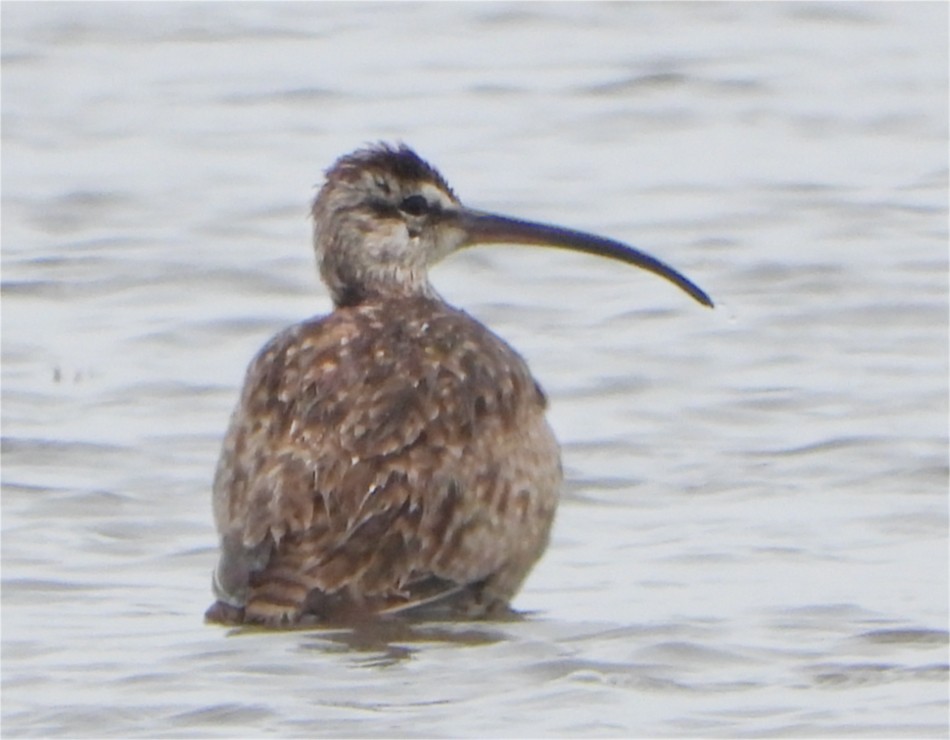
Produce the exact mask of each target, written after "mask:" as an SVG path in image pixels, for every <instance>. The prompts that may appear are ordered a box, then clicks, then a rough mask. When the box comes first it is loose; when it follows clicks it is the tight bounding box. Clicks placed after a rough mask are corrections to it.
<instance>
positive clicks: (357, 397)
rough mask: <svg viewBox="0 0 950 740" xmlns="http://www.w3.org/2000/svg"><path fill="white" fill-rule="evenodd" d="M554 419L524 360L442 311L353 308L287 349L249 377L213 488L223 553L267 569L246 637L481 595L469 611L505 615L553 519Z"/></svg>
mask: <svg viewBox="0 0 950 740" xmlns="http://www.w3.org/2000/svg"><path fill="white" fill-rule="evenodd" d="M544 407H545V399H544V395H543V394H542V392H541V390H540V388H539V387H538V386H537V384H536V383H535V381H534V380H533V379H532V377H531V375H530V373H529V371H528V368H527V366H526V365H525V363H524V361H523V360H522V359H521V358H520V357H519V356H518V354H517V353H516V352H515V351H514V350H512V349H511V348H510V347H509V346H508V345H507V344H505V343H504V342H503V341H502V340H501V339H499V338H498V337H497V336H495V335H494V334H492V333H491V332H490V331H488V330H487V329H486V328H485V327H483V326H482V325H481V324H479V323H478V322H476V321H474V320H473V319H472V318H471V317H469V316H468V315H466V314H464V313H462V312H460V311H457V310H454V309H452V308H450V307H448V306H447V305H445V304H444V303H442V302H441V301H438V300H436V299H431V298H427V297H411V298H406V299H395V300H390V301H385V302H379V303H373V304H368V305H361V306H357V307H352V308H342V309H338V310H337V311H335V312H334V313H333V314H331V315H330V316H328V317H326V318H323V319H318V320H314V321H309V322H306V323H303V324H299V325H297V326H295V327H292V328H291V329H289V330H287V331H285V332H283V333H282V334H280V335H278V336H277V337H276V338H275V339H274V340H272V341H271V342H270V343H269V344H268V345H267V346H266V347H265V348H264V349H263V350H262V351H261V353H260V354H259V355H258V356H257V358H256V359H255V360H254V362H253V363H252V364H251V367H250V369H249V371H248V376H247V380H246V383H245V389H244V392H243V394H242V397H241V401H240V405H239V406H238V409H237V410H236V412H235V414H234V417H233V420H232V425H231V428H230V430H229V432H228V435H227V438H226V441H225V446H224V452H223V454H222V457H221V461H220V464H219V466H218V472H217V476H216V480H215V513H216V519H217V524H218V528H219V531H220V532H222V533H223V537H224V538H225V540H228V541H230V543H231V545H232V548H233V549H234V550H235V551H237V552H240V551H241V550H243V551H244V552H245V553H260V552H261V551H262V549H263V550H264V551H266V552H267V554H268V559H267V561H266V565H265V566H264V567H263V568H262V569H261V570H259V571H257V572H256V573H254V575H253V577H251V578H249V580H250V588H249V589H248V591H247V594H246V597H245V604H244V615H243V618H244V620H245V621H251V622H265V623H282V622H289V623H293V622H296V621H298V620H299V619H300V617H301V616H302V614H303V613H304V612H305V610H306V606H307V605H308V602H309V603H310V605H315V606H314V608H315V609H316V610H317V611H320V610H321V609H322V610H325V611H330V610H331V609H332V610H333V611H341V610H343V611H352V610H365V611H381V610H386V609H392V608H396V607H399V606H402V605H406V604H412V603H413V601H414V600H418V599H421V598H422V596H423V595H424V596H425V598H427V599H429V598H431V597H432V596H433V594H432V592H431V591H432V588H433V586H435V592H436V595H437V594H438V593H439V592H440V591H444V592H446V593H448V592H451V591H453V590H455V589H456V588H457V587H459V586H473V587H476V586H477V590H472V591H470V592H468V593H466V598H467V600H468V602H469V603H467V604H466V605H465V608H466V609H468V610H469V611H470V612H471V611H472V610H473V609H474V610H475V611H478V610H479V609H489V608H492V607H493V606H496V605H498V604H506V603H507V601H508V600H509V599H510V598H511V597H512V595H513V594H514V593H515V591H516V590H517V589H518V587H519V586H520V584H521V582H522V580H523V579H524V577H525V576H526V575H527V573H528V571H529V570H530V568H531V566H532V565H533V564H534V562H535V561H536V560H537V558H538V557H539V556H540V555H541V553H542V552H543V550H544V548H545V546H546V544H547V539H548V533H549V530H550V526H551V522H552V519H553V517H554V511H555V508H556V504H557V497H558V489H559V487H560V482H561V479H560V462H559V453H558V447H557V443H556V441H555V439H554V436H553V434H552V433H551V431H550V429H549V427H548V425H547V423H546V422H545V420H544V416H543V413H544ZM235 570H236V574H235V575H236V578H237V580H238V581H240V580H241V579H242V578H247V572H246V569H244V568H243V567H242V566H241V564H238V565H237V566H235ZM220 577H221V576H220V574H219V578H220ZM433 579H435V580H433ZM223 580H225V581H227V580H228V577H227V575H226V574H225V575H224V577H223ZM227 586H228V587H230V588H231V589H232V591H240V583H238V584H237V588H235V587H234V585H233V584H227ZM315 597H316V598H315ZM331 597H332V598H331ZM319 616H321V617H324V618H327V617H332V616H333V614H332V613H328V614H320V615H319Z"/></svg>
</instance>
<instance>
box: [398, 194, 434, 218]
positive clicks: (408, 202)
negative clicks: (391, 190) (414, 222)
mask: <svg viewBox="0 0 950 740" xmlns="http://www.w3.org/2000/svg"><path fill="white" fill-rule="evenodd" d="M399 210H400V211H402V212H403V213H408V214H409V215H410V216H421V215H423V214H424V213H426V212H428V210H429V201H427V200H426V199H425V197H424V196H421V195H418V194H416V195H410V196H408V197H406V198H403V199H402V203H400V204H399Z"/></svg>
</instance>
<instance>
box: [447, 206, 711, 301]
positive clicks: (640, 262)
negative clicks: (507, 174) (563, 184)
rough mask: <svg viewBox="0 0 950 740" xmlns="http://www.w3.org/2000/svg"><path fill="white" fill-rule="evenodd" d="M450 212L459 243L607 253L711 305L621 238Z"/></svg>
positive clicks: (679, 276)
mask: <svg viewBox="0 0 950 740" xmlns="http://www.w3.org/2000/svg"><path fill="white" fill-rule="evenodd" d="M452 215H453V216H454V217H455V218H454V219H453V220H454V221H455V224H454V225H455V226H456V227H457V228H459V229H460V230H461V231H462V232H463V233H464V241H463V242H462V244H461V246H462V247H466V246H473V245H475V244H500V243H504V244H533V245H537V246H547V247H560V248H562V249H572V250H574V251H577V252H587V253H588V254H595V255H598V256H600V257H609V258H611V259H615V260H619V261H621V262H626V263H627V264H628V265H635V266H637V267H641V268H643V269H644V270H649V271H650V272H652V273H654V274H656V275H659V276H660V277H662V278H665V279H667V280H669V281H670V282H671V283H673V284H674V285H677V286H679V287H680V288H681V289H682V290H684V291H686V292H687V293H689V294H690V295H691V296H692V297H693V298H694V299H695V300H697V301H698V302H699V303H702V304H703V305H704V306H709V307H710V308H712V307H713V301H712V298H710V297H709V295H708V294H707V293H706V291H704V290H703V289H702V288H700V287H699V286H698V285H696V283H694V282H693V281H692V280H690V279H689V278H687V277H686V276H684V275H682V274H681V273H679V272H677V271H676V270H674V269H673V268H672V267H670V266H669V265H667V264H665V263H663V262H660V260H658V259H656V258H655V257H651V256H650V255H649V254H646V253H645V252H641V251H640V250H639V249H634V248H633V247H631V246H628V245H627V244H623V243H622V242H618V241H614V240H613V239H607V238H606V237H603V236H597V235H595V234H587V233H585V232H583V231H574V230H573V229H565V228H562V227H560V226H551V225H549V224H541V223H535V222H533V221H522V220H521V219H517V218H509V217H508V216H498V215H496V214H494V213H486V212H484V211H476V210H472V209H469V208H460V209H459V210H457V211H454V212H453V213H452Z"/></svg>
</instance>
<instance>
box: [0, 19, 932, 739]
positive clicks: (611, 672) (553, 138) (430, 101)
mask: <svg viewBox="0 0 950 740" xmlns="http://www.w3.org/2000/svg"><path fill="white" fill-rule="evenodd" d="M947 14H948V11H947V6H946V5H945V4H923V3H915V4H904V5H889V4H868V5H863V4H851V3H849V4H845V5H818V4H807V5H805V4H791V5H784V4H773V3H769V4H745V3H743V4H736V5H719V4H699V5H695V4H690V5H685V4H656V5H653V4H632V5H631V4H609V5H590V4H583V5H572V4H556V5H547V4H531V5H507V4H487V5H476V4H431V5H429V4H423V5H401V4H383V5H350V4H340V5H331V4H288V5H282V4H240V5H232V4H220V5H219V4H211V5H199V4H190V3H189V4H157V5H149V4H131V3H122V4H118V3H117V4H96V5H91V4H78V3H77V4H10V3H4V4H3V8H2V21H3V31H2V33H3V78H2V85H3V90H2V92H3V99H2V108H3V225H2V246H3V252H2V260H3V261H2V268H3V275H2V278H3V302H2V309H3V324H2V329H3V368H2V381H3V409H2V410H3V459H2V462H3V471H2V475H3V496H2V501H3V509H2V513H3V540H2V548H3V550H2V564H3V590H2V597H3V612H2V627H3V632H2V639H3V653H2V659H3V666H2V672H3V694H2V719H3V731H4V734H5V735H8V736H11V737H14V736H46V735H51V736H112V737H132V736H140V737H141V736H153V737H170V736H189V737H191V736H195V737H201V736H226V737H233V736H261V735H265V736H266V735H275V736H276V735H280V736H377V735H394V736H407V735H413V736H417V735H449V736H517V735H557V736H563V735H572V736H573V735H603V736H631V735H633V736H644V735H647V736H671V735H688V736H696V735H700V736H709V735H714V736H736V735H741V736H747V735H766V736H770V735H860V736H869V735H873V736H882V735H886V736H914V737H917V736H946V735H947V733H948V728H947V705H948V702H947V666H948V632H947V611H948V593H947V589H948V587H947V583H948V573H947V570H948V567H947V482H948V459H947V449H948V447H947V397H948V393H947V390H948V389H947V372H948V367H947V364H948V360H947V358H948V336H947V316H948V308H947V293H948V291H947V180H948V178H947V134H948V122H947V110H948V108H947V66H948V65H947V61H948V60H947V33H946V29H947V20H948V18H947ZM381 138H384V139H402V140H404V141H406V142H408V143H410V144H412V145H413V146H415V147H416V148H417V149H418V150H419V151H420V153H421V154H423V156H426V157H428V158H430V159H431V160H432V161H433V162H435V163H436V164H438V165H439V166H440V168H441V169H442V170H443V172H444V174H445V175H446V176H447V177H448V179H449V180H450V182H452V184H453V185H454V186H455V188H456V189H457V191H458V192H459V194H460V195H461V197H462V198H463V200H465V201H466V202H467V203H469V204H470V205H473V206H476V207H480V208H486V209H493V210H498V211H501V212H505V213H511V214H515V215H519V216H522V217H525V218H532V219H537V220H549V221H551V220H553V221H557V222H559V223H563V224H565V225H569V226H573V227H576V228H582V229H587V230H592V231H597V232H601V233H604V234H608V235H611V236H614V237H617V238H620V239H625V240H628V241H631V242H633V243H635V244H637V245H638V246H640V247H642V248H645V249H647V250H648V251H651V252H653V253H655V254H656V255H657V256H659V257H661V258H663V259H665V260H667V261H669V262H670V263H671V264H673V265H674V266H676V267H678V268H680V269H682V270H683V271H684V272H686V274H688V275H689V276H690V277H691V278H693V279H695V280H696V281H697V282H698V283H699V284H700V285H702V286H703V287H704V288H706V289H707V290H708V291H710V293H711V294H712V295H713V296H714V297H715V298H716V299H717V301H718V303H719V305H718V308H717V309H716V310H715V311H707V310H704V309H702V308H701V307H699V306H697V305H695V304H693V303H692V302H691V301H689V299H688V298H686V297H685V296H683V295H681V294H680V293H678V292H677V291H676V290H675V289H673V288H671V287H670V286H669V285H667V284H665V283H663V282H662V281H660V280H658V279H656V278H655V277H653V276H650V275H648V274H646V273H639V272H636V271H633V270H629V269H625V268H622V267H618V266H617V265H616V264H612V263H607V262H601V261H597V260H594V259H592V258H588V257H584V256H581V255H573V254H565V253H561V252H553V251H552V252H548V251H541V250H537V249H530V248H499V247H495V248H491V249H488V248H486V249H481V250H471V251H469V252H467V253H465V254H461V255H457V256H455V257H453V258H451V259H449V260H448V261H447V262H446V263H444V264H443V265H441V266H440V267H438V268H437V270H436V271H435V273H434V276H433V279H434V282H435V283H436V285H437V287H438V288H439V290H440V291H441V292H442V293H443V295H445V297H446V298H447V299H449V300H450V301H451V302H453V303H456V304H458V305H461V306H463V307H464V308H465V309H466V310H468V311H470V312H471V313H473V314H474V315H475V316H477V317H478V318H480V319H481V320H483V321H485V322H487V323H489V324H490V325H491V326H492V327H493V328H494V329H495V330H496V331H497V332H499V333H500V334H502V335H503V336H505V337H506V338H507V339H508V340H509V341H510V342H511V343H512V344H514V345H515V346H516V347H518V348H519V349H520V350H521V351H522V352H523V353H524V355H525V356H526V358H527V359H528V361H529V363H530V364H531V366H532V367H533V368H534V370H535V372H536V374H537V375H538V377H539V378H540V380H541V381H542V383H543V384H544V386H545V387H546V389H547V391H548V392H549V395H550V396H551V398H552V410H551V418H552V423H553V424H554V426H555V428H556V431H557V433H558V435H559V438H560V439H561V440H562V442H563V445H564V458H565V467H566V474H567V479H568V483H567V487H566V491H565V494H564V501H563V505H562V507H561V510H560V512H559V518H558V521H557V524H556V529H555V532H554V537H553V542H552V545H551V548H550V550H549V551H548V553H547V555H546V556H545V558H544V559H543V561H542V562H541V563H540V565H539V566H538V567H537V569H536V570H535V571H534V573H533V574H532V576H531V578H530V579H529V582H528V583H527V586H526V588H525V590H524V591H523V592H522V594H521V595H520V596H519V598H518V599H517V602H516V606H517V607H518V608H519V609H521V610H524V611H525V612H526V617H525V619H523V620H522V621H517V622H500V623H476V624H423V625H408V626H406V625H398V624H394V625H389V626H387V627H385V628H381V629H379V630H375V631H359V632H355V633H353V632H346V631H319V630H310V631H303V632H292V633H282V634H267V633H260V632H250V633H244V634H231V633H229V632H228V631H227V630H223V629H219V628H215V627H209V626H205V625H203V624H202V621H201V615H202V612H203V610H204V608H205V607H206V606H207V605H208V604H209V603H210V598H211V597H210V591H209V576H210V571H211V568H212V566H213V563H214V560H215V535H214V531H213V527H212V523H211V513H210V498H209V488H210V479H211V475H212V471H213V468H214V464H215V459H216V456H217V452H218V446H219V444H220V439H221V436H222V434H223V431H224V428H225V425H226V422H227V417H228V414H229V413H230V410H231V408H232V405H233V404H234V402H235V400H236V397H237V389H238V387H239V384H240V382H241V379H242V375H243V372H244V368H245V367H246V365H247V362H248V361H249V359H250V357H251V356H252V354H253V353H254V352H255V351H256V350H257V348H258V347H259V346H260V345H261V344H262V343H263V342H264V341H265V340H266V339H267V338H268V337H269V336H271V335H272V334H273V333H275V332H276V331H277V330H278V329H280V328H282V327H284V326H286V325H288V324H290V323H293V322H295V321H298V320H300V319H301V318H304V317H306V316H310V315H313V314H316V313H322V312H325V311H326V310H327V309H328V305H329V303H328V300H327V297H326V294H325V292H324V291H323V289H322V287H320V286H318V284H317V281H316V278H315V271H314V268H313V260H312V256H311V254H310V251H309V247H308V240H309V225H308V222H307V220H306V213H307V201H308V199H309V198H310V197H311V196H312V195H313V192H314V191H313V186H314V185H316V184H318V183H319V181H320V173H321V171H322V169H323V168H325V167H326V166H328V165H329V164H330V162H332V160H333V159H334V158H335V157H336V156H338V155H339V154H342V153H344V152H346V151H349V150H351V149H353V148H354V147H356V146H358V145H360V144H362V143H364V142H366V141H373V140H377V139H381Z"/></svg>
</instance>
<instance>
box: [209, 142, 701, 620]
mask: <svg viewBox="0 0 950 740" xmlns="http://www.w3.org/2000/svg"><path fill="white" fill-rule="evenodd" d="M313 215H314V244H315V248H316V252H317V258H318V262H319V263H320V272H321V276H322V277H323V280H324V282H325V283H326V284H327V286H328V288H329V289H330V292H331V295H332V296H333V299H334V304H335V310H334V311H333V313H331V314H330V315H329V316H326V317H324V318H320V319H313V320H310V321H307V322H304V323H301V324H298V325H296V326H293V327H291V328H289V329H287V330H286V331H284V332H282V333H281V334H279V335H277V336H276V337H275V338H274V339H272V340H271V341H270V342H269V343H268V344H267V345H266V346H265V347H264V348H263V349H262V350H261V352H260V353H259V354H258V356H257V357H256V358H255V359H254V361H253V362H252V363H251V366H250V368H249V370H248V373H247V378H246V380H245V384H244V389H243V392H242V394H241V399H240V402H239V404H238V407H237V409H236V410H235V412H234V415H233V417H232V420H231V426H230V429H229V431H228V434H227V437H226V439H225V442H224V449H223V451H222V454H221V458H220V461H219V464H218V469H217V474H216V476H215V482H214V514H215V521H216V524H217V527H218V532H219V535H220V537H221V558H220V561H219V564H218V568H217V570H216V572H215V577H214V590H215V595H216V597H217V599H218V600H217V602H216V603H215V604H214V605H212V607H211V608H210V609H209V610H208V613H207V618H208V619H209V620H210V621H217V622H225V623H242V622H246V623H258V624H265V625H271V626H277V625H287V624H298V623H301V622H307V621H316V620H336V621H340V620H343V621H345V620H351V619H359V618H363V617H364V616H366V615H372V614H378V613H382V612H392V611H397V610H403V609H420V608H422V607H424V606H428V607H430V608H432V607H433V606H438V607H440V608H443V609H445V610H448V611H451V612H454V613H456V614H464V615H469V616H482V615H485V614H491V613H497V612H499V611H501V610H504V609H506V608H507V605H508V603H509V601H510V600H511V598H512V597H513V596H514V595H515V593H516V592H517V590H518V589H519V587H520V586H521V584H522V582H523V581H524V579H525V577H526V576H527V574H528V572H529V571H530V569H531V567H532V566H533V565H534V563H535V562H536V561H537V559H538V558H539V557H540V556H541V554H542V553H543V551H544V549H545V547H546V546H547V542H548V536H549V533H550V529H551V524H552V521H553V519H554V513H555V509H556V507H557V501H558V492H559V488H560V485H561V464H560V454H559V450H558V445H557V442H556V440H555V438H554V435H553V433H552V432H551V429H550V427H549V426H548V424H547V422H546V421H545V417H544V410H545V406H546V400H545V397H544V393H543V392H542V391H541V389H540V387H539V386H538V384H537V383H536V382H535V380H534V379H533V378H532V376H531V373H530V371H529V370H528V367H527V365H526V364H525V362H524V360H523V359H522V358H521V357H520V356H519V355H518V353H517V352H515V351H514V350H513V349H512V348H511V347H509V346H508V345H507V344H506V343H505V342H504V341H503V340H502V339H500V338H499V337H497V336H496V335H495V334H493V333H492V332H491V331H489V330H488V329H487V328H485V327H484V326H482V325H481V324H480V323H478V322H477V321H475V320H474V319H472V318H471V317H470V316H468V315H467V314H465V313H463V312H462V311H459V310H457V309H454V308H452V307H450V306H448V305H447V304H445V303H444V302H443V301H442V300H441V299H440V298H439V297H438V295H437V294H436V293H435V291H434V290H433V289H432V287H431V286H430V284H429V282H428V277H427V268H428V267H429V266H430V265H431V264H433V263H434V262H435V261H437V260H438V259H440V258H441V257H443V256H445V255H446V254H449V253H450V252H452V251H455V250H457V249H459V248H461V247H464V246H468V245H470V244H476V243H491V242H506V241H507V242H517V243H533V244H548V245H552V246H561V247H566V248H573V249H580V250H583V251H589V252H594V253H597V254H604V255H606V256H611V257H614V258H617V259H622V260H624V261H627V262H630V263H633V264H637V265H639V266H641V267H645V268H646V269H649V270H652V271H654V272H657V273H658V274H661V275H663V276H664V277H666V278H668V279H670V280H672V281H673V282H675V283H677V284H678V285H680V286H681V287H683V288H684V289H686V290H687V291H688V292H690V293H691V294H692V295H693V296H694V297H696V298H697V299H698V300H700V301H701V302H704V303H707V304H708V305H711V302H710V301H709V299H708V297H706V295H705V294H704V293H703V292H702V291H701V290H700V289H698V288H696V287H695V286H694V285H693V284H692V283H690V282H689V281H688V280H686V279H685V278H683V277H682V276H681V275H679V274H678V273H675V272H674V271H672V270H671V268H668V267H666V266H665V265H663V264H662V263H659V262H657V261H656V260H654V259H653V258H651V257H648V256H646V255H643V254H642V253H640V252H637V251H636V250H633V249H632V248H629V247H626V246H624V245H621V244H618V243H617V242H613V241H610V240H606V239H603V238H601V237H594V236H592V235H587V234H582V233H579V232H574V231H569V230H564V229H558V228H556V227H550V226H544V225H540V224H533V223H529V222H524V221H518V220H514V219H507V218H504V217H498V216H492V215H490V214H484V213H480V212H477V211H471V210H469V209H465V208H463V207H462V206H461V204H460V203H459V202H458V200H457V198H456V197H455V195H454V193H452V191H451V189H450V188H449V186H448V184H447V183H446V182H445V180H444V179H443V178H442V176H441V175H439V173H438V172H437V171H436V170H435V169H434V168H432V167H431V166H430V165H428V164H427V163H425V162H424V161H423V160H421V159H420V158H419V157H418V156H417V155H416V154H415V153H413V152H412V151H410V150H409V149H406V148H405V147H400V148H391V147H387V146H382V145H380V146H376V147H371V148H367V149H363V150H360V151H357V152H355V153H353V154H351V155H348V156H346V157H343V158H341V159H340V160H339V161H338V162H337V163H336V164H335V165H334V166H333V167H332V168H331V169H330V170H329V171H328V173H327V181H326V184H325V185H324V186H323V188H322V189H321V190H320V193H319V194H318V196H317V198H316V201H315V202H314V208H313Z"/></svg>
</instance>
